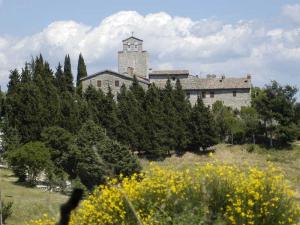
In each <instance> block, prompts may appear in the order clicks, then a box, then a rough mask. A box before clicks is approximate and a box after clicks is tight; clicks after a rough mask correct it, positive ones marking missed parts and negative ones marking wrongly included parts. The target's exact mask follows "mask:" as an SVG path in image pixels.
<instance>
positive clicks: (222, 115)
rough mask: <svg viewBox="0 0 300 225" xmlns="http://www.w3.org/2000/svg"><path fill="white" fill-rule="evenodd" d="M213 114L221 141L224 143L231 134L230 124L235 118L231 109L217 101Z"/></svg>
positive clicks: (213, 107)
mask: <svg viewBox="0 0 300 225" xmlns="http://www.w3.org/2000/svg"><path fill="white" fill-rule="evenodd" d="M212 113H213V117H214V122H215V126H216V132H217V134H218V137H219V140H220V141H224V140H225V139H226V137H227V136H228V135H230V133H231V132H230V126H231V124H230V122H231V120H232V117H233V114H232V111H231V109H230V108H229V107H227V106H225V105H224V104H223V102H221V101H216V102H215V103H214V104H213V106H212Z"/></svg>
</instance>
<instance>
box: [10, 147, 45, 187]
mask: <svg viewBox="0 0 300 225" xmlns="http://www.w3.org/2000/svg"><path fill="white" fill-rule="evenodd" d="M8 162H9V165H10V166H11V167H12V169H13V171H14V173H15V174H16V176H18V178H19V180H20V181H26V180H27V181H28V182H30V183H35V182H36V179H37V176H38V175H39V174H40V173H41V172H43V171H47V170H48V169H49V167H51V159H50V152H49V149H48V148H47V147H46V146H45V145H44V144H43V143H42V142H29V143H27V144H25V145H23V146H21V147H20V148H18V149H15V150H13V151H10V152H9V153H8Z"/></svg>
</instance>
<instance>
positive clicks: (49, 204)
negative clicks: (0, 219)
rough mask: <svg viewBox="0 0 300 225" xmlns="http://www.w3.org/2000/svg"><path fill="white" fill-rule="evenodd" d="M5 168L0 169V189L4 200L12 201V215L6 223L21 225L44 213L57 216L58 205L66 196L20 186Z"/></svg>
mask: <svg viewBox="0 0 300 225" xmlns="http://www.w3.org/2000/svg"><path fill="white" fill-rule="evenodd" d="M16 180H17V179H16V177H14V176H13V173H12V172H11V171H10V170H7V169H0V189H1V192H2V197H3V199H4V200H7V201H13V202H14V205H13V215H12V216H11V217H10V218H9V219H8V220H7V225H23V224H26V221H29V220H31V219H36V218H40V217H42V215H43V214H44V213H47V214H49V215H51V216H54V217H57V216H58V212H59V206H60V205H61V204H62V203H63V202H65V201H66V199H67V197H66V196H64V195H61V194H58V193H49V192H45V191H43V190H39V189H36V188H29V187H25V186H21V185H19V184H17V183H16Z"/></svg>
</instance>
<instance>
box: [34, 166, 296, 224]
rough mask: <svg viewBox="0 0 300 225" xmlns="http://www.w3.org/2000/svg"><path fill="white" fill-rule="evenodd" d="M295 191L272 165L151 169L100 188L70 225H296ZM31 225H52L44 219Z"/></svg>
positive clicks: (89, 198) (75, 215) (47, 219)
mask: <svg viewBox="0 0 300 225" xmlns="http://www.w3.org/2000/svg"><path fill="white" fill-rule="evenodd" d="M293 195H294V193H293V191H291V189H290V188H289V187H288V186H287V184H286V182H285V181H284V180H283V177H282V175H281V173H280V172H279V171H278V170H277V169H276V168H274V167H273V166H271V165H270V167H269V168H267V170H265V171H263V170H260V169H258V168H254V167H248V168H247V169H245V170H241V169H239V168H238V167H234V166H231V165H226V164H217V163H215V164H207V165H206V166H196V167H194V168H193V169H187V170H183V171H176V170H175V169H174V168H168V169H166V168H161V167H158V166H151V167H150V169H149V170H148V171H147V172H145V173H144V174H142V175H136V174H135V175H133V176H132V177H131V178H124V179H123V181H122V182H121V183H120V184H117V181H116V180H114V179H113V180H111V181H110V182H109V183H108V184H107V185H102V186H100V187H99V188H97V189H96V190H95V191H94V192H93V194H92V195H90V196H89V197H88V198H87V199H86V200H84V201H83V202H82V203H81V206H80V208H79V209H78V210H76V211H75V212H74V213H73V214H72V216H71V222H70V224H76V225H80V224H98V225H117V224H128V225H130V224H132V225H135V224H144V225H146V224H151V225H155V224H157V225H167V224H174V225H182V224H189V225H196V224H224V225H234V224H252V225H278V224H285V225H292V224H297V222H298V221H299V218H300V208H299V207H298V206H297V204H296V202H295V201H294V200H293ZM31 224H32V225H46V224H47V225H51V224H53V225H54V224H55V222H54V221H53V220H51V219H49V218H44V219H40V220H36V221H32V222H31Z"/></svg>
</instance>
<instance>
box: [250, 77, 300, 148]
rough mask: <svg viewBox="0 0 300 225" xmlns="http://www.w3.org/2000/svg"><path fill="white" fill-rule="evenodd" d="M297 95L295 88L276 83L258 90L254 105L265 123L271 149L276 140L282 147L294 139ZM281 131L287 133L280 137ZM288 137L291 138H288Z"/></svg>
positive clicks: (265, 131)
mask: <svg viewBox="0 0 300 225" xmlns="http://www.w3.org/2000/svg"><path fill="white" fill-rule="evenodd" d="M296 93H297V89H296V88H295V87H292V86H290V85H286V86H281V85H280V84H278V83H277V82H276V81H272V82H271V84H270V85H266V87H265V88H263V89H261V90H258V91H257V92H256V95H255V97H254V98H253V99H252V104H253V106H254V107H255V109H256V110H257V112H258V114H259V117H260V119H261V120H262V121H263V131H264V133H265V136H266V137H268V138H269V146H270V147H273V139H274V138H275V139H277V142H278V144H280V145H286V144H289V143H290V142H291V140H293V139H294V137H293V136H294V135H293V133H294V132H295V131H292V130H294V129H293V127H294V123H293V119H294V105H295V102H296V99H295V94H296ZM279 131H285V132H284V133H285V135H283V136H282V135H280V132H279ZM286 131H290V132H286ZM286 135H287V136H290V137H289V138H288V137H287V136H286Z"/></svg>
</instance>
